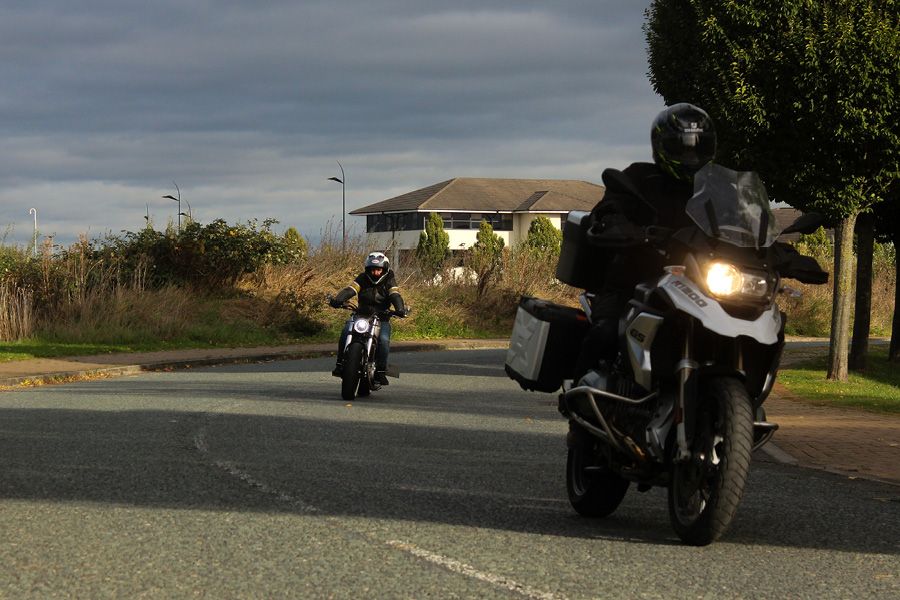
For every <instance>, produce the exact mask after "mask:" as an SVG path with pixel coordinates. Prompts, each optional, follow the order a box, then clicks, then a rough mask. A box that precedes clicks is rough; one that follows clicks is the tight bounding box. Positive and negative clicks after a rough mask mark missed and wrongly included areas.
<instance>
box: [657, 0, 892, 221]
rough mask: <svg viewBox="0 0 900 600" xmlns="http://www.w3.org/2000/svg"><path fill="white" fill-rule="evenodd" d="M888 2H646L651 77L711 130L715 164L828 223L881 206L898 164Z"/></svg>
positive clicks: (666, 94)
mask: <svg viewBox="0 0 900 600" xmlns="http://www.w3.org/2000/svg"><path fill="white" fill-rule="evenodd" d="M898 9H900V7H898V4H897V2H896V1H895V0H880V1H878V2H873V1H871V0H847V1H844V2H840V3H832V2H817V1H815V0H779V1H774V0H745V1H742V2H721V1H720V0H654V2H653V3H652V4H651V6H650V8H649V9H648V10H647V18H648V20H647V23H646V25H645V33H646V34H647V41H648V47H649V59H650V77H651V81H652V83H653V86H654V88H655V89H656V91H658V92H659V93H660V94H661V95H662V96H663V98H664V99H665V100H666V102H667V103H669V104H671V103H675V102H680V101H690V102H693V103H695V104H698V105H700V106H702V107H703V108H705V109H706V110H707V111H709V112H710V114H711V115H712V116H713V118H714V119H715V120H716V123H717V131H718V132H719V135H720V142H721V143H720V154H719V156H720V162H732V163H734V166H737V167H738V168H744V169H754V170H757V171H759V172H761V173H763V174H764V177H765V179H766V184H767V186H768V187H769V188H770V192H774V193H773V194H772V195H773V196H774V197H777V198H778V199H779V200H782V201H786V202H788V203H790V204H791V205H793V206H796V207H797V208H801V209H803V210H817V211H818V212H822V213H824V214H826V215H828V216H830V217H831V218H832V219H833V220H838V219H842V218H845V217H847V216H849V215H851V214H856V213H858V212H860V211H862V210H865V209H866V208H868V207H870V206H874V205H877V204H878V203H880V202H882V201H883V200H884V199H885V197H886V196H887V194H888V188H889V186H890V185H891V183H892V182H894V181H896V179H897V177H898V173H900V166H898V156H900V131H898V129H897V126H896V124H897V122H898V121H900V117H898V114H897V107H898V103H900V93H898V83H900V79H898V77H897V73H898V72H900V17H898V15H900V10H898Z"/></svg>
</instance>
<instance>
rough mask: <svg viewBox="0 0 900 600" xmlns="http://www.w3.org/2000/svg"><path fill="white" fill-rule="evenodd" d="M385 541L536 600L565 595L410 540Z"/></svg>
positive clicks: (399, 548)
mask: <svg viewBox="0 0 900 600" xmlns="http://www.w3.org/2000/svg"><path fill="white" fill-rule="evenodd" d="M385 543H386V544H387V545H388V546H391V547H392V548H396V549H398V550H402V551H404V552H407V553H409V554H412V555H413V556H416V557H418V558H421V559H422V560H426V561H428V562H430V563H434V564H436V565H439V566H441V567H444V568H445V569H449V570H450V571H453V572H454V573H459V574H461V575H465V576H466V577H471V578H473V579H478V580H479V581H484V582H486V583H490V584H492V585H495V586H498V587H502V588H504V589H506V590H509V591H510V592H515V593H517V594H519V595H520V596H524V597H526V598H535V599H536V600H561V599H562V598H564V596H560V595H558V594H553V593H551V592H545V591H543V590H537V589H534V588H533V587H529V586H527V585H524V584H521V583H519V582H517V581H514V580H512V579H510V578H508V577H503V576H502V575H494V574H493V573H485V572H484V571H479V570H478V569H476V568H475V567H473V566H472V565H467V564H466V563H464V562H461V561H458V560H456V559H454V558H450V557H447V556H443V555H441V554H435V553H434V552H430V551H428V550H425V549H423V548H419V547H417V546H414V545H412V544H410V543H408V542H401V541H399V540H390V541H388V542H385Z"/></svg>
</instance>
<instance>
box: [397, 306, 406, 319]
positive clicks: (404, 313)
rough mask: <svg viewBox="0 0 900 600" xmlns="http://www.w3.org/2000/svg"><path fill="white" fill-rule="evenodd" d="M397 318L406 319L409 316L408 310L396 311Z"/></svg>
mask: <svg viewBox="0 0 900 600" xmlns="http://www.w3.org/2000/svg"><path fill="white" fill-rule="evenodd" d="M397 316H398V317H400V318H401V319H405V318H406V317H408V316H409V309H408V308H404V309H403V310H398V311H397Z"/></svg>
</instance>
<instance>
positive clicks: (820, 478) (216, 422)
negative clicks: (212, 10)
mask: <svg viewBox="0 0 900 600" xmlns="http://www.w3.org/2000/svg"><path fill="white" fill-rule="evenodd" d="M476 417H477V415H476ZM564 464H565V448H564V444H563V441H562V439H559V438H557V437H555V436H550V435H546V434H542V433H529V432H523V431H515V430H510V431H496V430H494V431H487V430H484V429H479V428H478V427H477V426H474V425H473V426H471V427H469V428H464V427H444V426H440V425H434V424H431V425H423V424H421V423H397V422H389V421H387V420H385V421H384V422H373V421H371V420H370V421H360V420H356V419H354V416H353V414H352V412H351V411H349V410H347V411H346V412H345V413H341V414H337V413H335V414H334V415H332V416H331V417H329V418H305V417H287V416H261V415H247V414H226V413H221V412H216V413H204V412H179V411H160V410H135V411H121V412H112V411H110V412H104V411H82V410H73V409H12V408H7V409H2V410H0V498H2V499H4V500H13V499H14V500H36V501H50V502H90V503H99V504H105V503H108V504H126V505H136V506H144V507H167V508H177V509H202V510H223V511H257V512H295V513H300V514H310V515H312V516H314V517H315V516H335V517H369V518H377V519H395V520H402V521H408V522H425V523H442V524H452V525H461V526H467V527H474V528H487V529H498V530H508V531H515V532H527V533H536V534H543V535H551V536H565V537H573V538H587V539H591V538H603V539H615V540H620V541H625V542H631V543H638V544H655V545H665V544H672V543H675V541H674V535H673V534H672V532H671V529H670V527H669V524H668V518H667V515H666V508H665V495H664V491H663V490H653V491H651V492H649V493H647V494H638V493H637V492H634V491H632V492H629V495H628V496H627V497H626V501H625V503H624V504H623V506H622V507H621V508H620V509H619V511H618V512H617V513H616V514H615V515H613V517H611V518H609V519H606V520H602V521H590V520H586V519H582V518H579V517H576V516H575V515H574V513H573V512H572V510H571V509H570V507H569V506H568V503H567V501H566V500H565V488H564V482H563V467H564ZM223 465H227V466H228V468H230V469H232V471H233V472H232V473H229V472H228V471H227V469H224V468H223ZM234 472H240V473H242V474H245V475H246V476H247V477H245V478H243V479H242V478H239V477H235V476H234ZM250 480H252V481H254V482H261V483H263V484H264V485H254V484H248V481H250ZM285 498H288V499H294V500H296V502H293V501H286V500H285ZM896 500H897V490H896V488H892V487H890V486H880V485H877V484H873V483H869V482H848V481H846V480H844V479H841V478H839V477H835V476H830V475H827V474H814V475H811V474H810V473H809V472H808V471H803V470H800V469H793V468H786V467H778V466H774V465H765V464H759V465H757V467H756V469H755V471H754V473H753V475H752V478H751V482H750V484H749V488H748V490H747V493H746V494H745V499H744V502H743V504H742V506H741V509H740V511H739V515H738V518H737V520H736V522H735V524H734V525H733V527H732V530H731V532H730V533H729V534H728V536H727V537H726V540H725V541H724V542H723V543H742V544H752V545H760V546H772V545H775V546H777V545H783V546H789V547H811V548H826V549H832V550H839V551H845V552H855V553H886V554H898V553H900V552H898V547H897V542H896V540H897V539H900V503H898V502H897V501H896ZM310 506H311V507H315V509H316V510H315V511H314V512H307V509H306V508H303V507H310ZM860 507H863V508H864V509H865V510H860Z"/></svg>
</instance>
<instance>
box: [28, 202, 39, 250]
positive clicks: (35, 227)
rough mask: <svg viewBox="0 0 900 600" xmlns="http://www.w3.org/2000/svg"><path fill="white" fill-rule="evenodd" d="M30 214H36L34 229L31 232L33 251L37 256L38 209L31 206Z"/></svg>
mask: <svg viewBox="0 0 900 600" xmlns="http://www.w3.org/2000/svg"><path fill="white" fill-rule="evenodd" d="M28 214H29V215H34V230H33V233H32V234H31V247H32V251H31V253H32V254H33V255H34V256H35V257H37V209H36V208H29V209H28Z"/></svg>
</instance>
